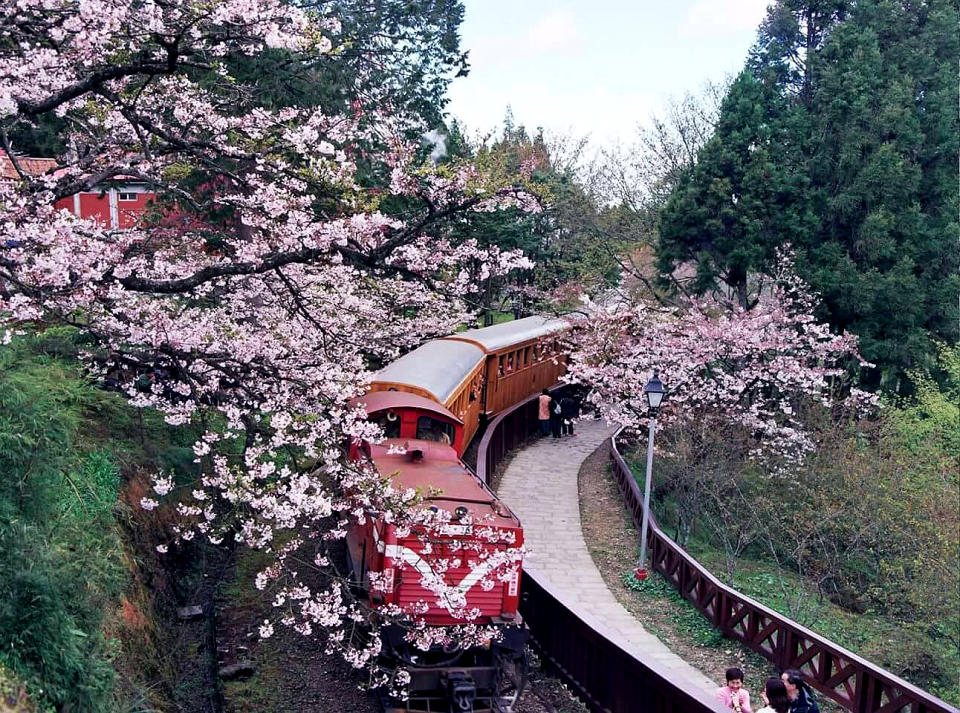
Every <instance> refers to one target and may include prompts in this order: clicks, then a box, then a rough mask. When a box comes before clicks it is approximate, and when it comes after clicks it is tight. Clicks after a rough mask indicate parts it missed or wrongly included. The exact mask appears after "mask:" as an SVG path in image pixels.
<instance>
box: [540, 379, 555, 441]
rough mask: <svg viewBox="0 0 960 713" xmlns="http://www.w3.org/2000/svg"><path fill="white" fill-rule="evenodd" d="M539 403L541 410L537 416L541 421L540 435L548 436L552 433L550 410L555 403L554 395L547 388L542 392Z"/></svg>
mask: <svg viewBox="0 0 960 713" xmlns="http://www.w3.org/2000/svg"><path fill="white" fill-rule="evenodd" d="M538 405H539V412H538V414H537V418H538V419H539V421H540V435H541V436H546V435H548V434H549V433H550V412H551V411H552V408H551V406H552V405H553V397H552V396H551V395H550V392H549V391H547V390H546V389H544V390H543V392H542V393H541V394H540V398H539V404H538Z"/></svg>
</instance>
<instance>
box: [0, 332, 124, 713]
mask: <svg viewBox="0 0 960 713" xmlns="http://www.w3.org/2000/svg"><path fill="white" fill-rule="evenodd" d="M48 336H53V337H56V336H57V335H48ZM61 336H62V335H61ZM43 343H45V342H44V340H38V341H37V342H35V343H34V344H33V346H37V345H38V344H43ZM47 343H49V342H47ZM98 401H99V394H98V393H97V392H96V390H95V389H93V388H92V386H90V385H89V384H87V383H86V382H85V381H84V380H83V379H82V378H80V375H79V374H78V373H77V371H76V370H75V369H73V368H71V367H69V366H65V365H64V364H62V363H60V362H58V361H57V360H56V359H53V358H51V357H49V356H47V355H46V354H44V353H43V352H42V351H41V350H36V351H34V350H32V349H30V348H29V345H28V343H26V342H23V341H19V342H15V343H14V344H12V345H10V346H7V347H3V348H0V661H2V662H3V663H5V664H6V665H7V666H9V667H10V669H11V670H12V671H13V672H15V673H16V674H17V675H18V676H19V677H20V678H21V679H22V680H23V681H24V682H25V683H26V684H27V686H28V690H29V692H30V694H31V696H32V697H33V698H34V700H36V701H37V702H39V703H40V704H42V705H49V706H53V707H55V708H57V709H58V710H63V709H69V710H73V711H104V710H110V706H111V701H112V699H113V689H114V679H115V674H114V669H113V666H112V663H111V662H112V657H113V655H114V652H113V646H112V645H111V644H110V642H108V641H107V640H106V639H105V637H104V635H103V631H102V624H103V619H104V615H105V613H106V612H108V611H109V610H110V609H111V607H115V606H116V604H117V602H118V601H119V598H120V596H121V595H122V593H123V591H124V588H125V586H126V581H127V578H126V573H125V570H124V567H123V563H122V543H121V540H120V537H119V534H118V532H117V529H116V524H115V521H114V516H113V511H114V507H115V502H116V498H117V490H118V487H119V485H120V479H119V474H118V471H117V468H116V466H115V464H114V461H113V459H112V458H111V456H110V455H109V454H108V453H106V452H104V451H87V452H83V451H81V450H80V449H78V447H77V446H78V434H79V432H80V429H81V426H82V424H83V422H84V417H85V413H86V412H87V411H88V410H89V409H91V408H93V407H94V405H95V404H97V403H98Z"/></svg>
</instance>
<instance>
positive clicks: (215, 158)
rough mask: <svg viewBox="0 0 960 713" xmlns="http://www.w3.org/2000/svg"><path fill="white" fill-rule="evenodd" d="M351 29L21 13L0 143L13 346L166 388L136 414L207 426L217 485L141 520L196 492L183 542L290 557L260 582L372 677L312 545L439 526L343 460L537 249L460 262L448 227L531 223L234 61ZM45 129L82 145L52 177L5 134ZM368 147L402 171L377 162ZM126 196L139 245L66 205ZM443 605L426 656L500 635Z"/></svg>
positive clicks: (239, 0) (251, 9) (76, 11)
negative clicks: (50, 350)
mask: <svg viewBox="0 0 960 713" xmlns="http://www.w3.org/2000/svg"><path fill="white" fill-rule="evenodd" d="M337 28H338V23H337V20H336V18H335V17H329V16H323V15H320V14H308V13H306V12H304V11H302V10H300V9H298V8H297V6H296V5H294V4H288V3H285V2H282V1H281V0H218V1H217V2H213V3H208V2H195V1H194V0H169V1H167V2H163V3H158V2H153V1H152V0H136V1H133V0H84V1H83V2H79V3H78V2H74V1H73V0H18V2H13V3H5V4H4V5H3V7H2V8H0V137H2V138H3V142H4V148H5V149H6V150H7V152H8V153H9V154H10V159H11V161H12V163H13V166H14V169H15V171H16V172H17V174H18V178H17V179H16V180H5V179H0V336H2V338H3V339H4V340H9V339H10V338H11V337H12V336H13V335H15V334H16V333H17V332H18V331H22V330H26V329H30V328H31V326H32V325H49V324H62V325H72V326H74V327H76V328H77V329H79V330H81V331H82V332H83V333H84V334H85V335H86V336H87V337H88V340H89V344H90V347H89V350H88V353H87V354H86V358H87V360H88V362H89V364H90V366H91V368H92V369H94V370H98V369H99V370H100V371H107V370H110V369H116V370H119V371H120V372H121V373H124V374H127V375H129V376H132V377H136V376H138V375H139V376H143V375H149V377H150V381H149V388H147V389H144V388H142V379H141V380H139V381H140V382H141V388H138V379H136V378H127V379H125V380H121V382H122V384H121V385H122V388H123V389H125V391H126V393H127V395H128V396H129V399H130V401H131V403H133V404H134V405H136V406H139V407H151V408H155V409H159V410H160V411H162V412H163V413H164V414H165V416H166V419H167V421H168V422H170V423H172V424H186V423H192V424H194V425H195V426H200V427H201V428H202V430H203V435H202V437H201V438H199V439H198V440H197V442H196V443H195V444H194V451H195V453H196V457H197V459H198V462H200V464H201V466H202V472H203V475H202V479H201V480H200V481H199V482H197V483H193V484H191V485H190V486H187V487H185V488H184V487H180V488H175V485H174V483H175V478H174V476H173V474H169V473H160V474H157V478H156V483H155V491H156V497H149V498H145V499H144V500H143V506H144V507H145V508H152V507H156V506H157V504H158V502H159V500H158V499H159V498H161V497H162V496H165V495H168V494H169V493H170V492H171V491H176V492H175V494H176V495H177V496H178V498H177V500H178V505H177V507H178V509H179V512H180V514H181V515H182V520H181V522H180V525H178V527H177V528H176V531H175V532H174V533H172V535H173V539H174V541H177V540H189V539H191V538H193V537H194V536H197V535H202V536H206V537H209V539H210V540H211V541H212V542H214V543H219V542H221V541H223V540H224V539H225V538H228V537H229V538H233V540H234V541H235V542H237V543H240V544H245V545H249V546H253V547H260V548H264V549H266V550H268V551H271V552H273V553H274V554H275V555H276V559H275V562H274V563H273V564H272V565H271V566H270V567H268V568H267V569H266V570H265V571H263V572H262V573H261V574H260V575H259V576H258V578H257V583H256V584H257V586H259V587H268V586H269V587H271V588H272V589H273V590H275V591H276V593H277V594H276V596H277V602H276V603H277V607H278V611H279V612H280V614H279V615H278V617H277V618H278V620H281V621H282V622H283V623H286V624H290V625H293V626H296V627H297V628H299V629H300V630H301V631H302V632H304V633H310V632H312V631H313V630H315V629H316V628H320V629H323V630H325V631H326V632H327V634H328V635H327V636H326V641H327V642H328V644H329V645H330V646H331V647H332V648H336V649H339V650H341V651H342V652H344V653H345V654H346V655H347V657H348V659H349V660H350V661H351V662H352V663H354V664H355V665H356V666H358V667H360V666H365V665H369V664H371V662H372V661H373V660H374V659H375V657H376V654H377V653H378V647H379V641H378V639H377V638H376V637H370V638H369V639H361V640H357V639H354V638H352V637H351V636H350V634H349V632H350V631H352V629H353V625H354V624H355V623H356V622H357V621H359V620H361V619H363V618H364V617H365V614H364V612H363V611H362V609H361V607H360V606H359V604H358V603H357V602H354V601H351V600H349V598H348V596H347V590H346V588H345V587H344V586H342V584H341V583H340V582H338V581H337V580H327V581H328V582H330V583H329V585H324V586H323V587H321V588H319V589H318V588H311V587H309V586H307V585H306V584H305V583H304V580H303V577H302V576H300V574H299V570H298V567H301V566H302V564H303V562H302V560H303V557H302V551H303V548H304V547H307V549H311V551H312V552H314V553H315V554H314V556H313V560H312V561H311V562H307V563H306V564H307V565H308V566H311V567H317V568H321V569H323V568H327V567H329V565H330V562H329V560H328V559H327V557H326V555H325V554H324V551H323V548H322V547H320V546H319V545H318V544H317V543H320V542H323V541H325V539H337V538H342V537H343V536H344V533H345V530H346V527H347V524H348V522H350V521H351V520H354V521H356V520H362V519H363V518H364V517H367V516H368V515H367V513H369V512H371V511H376V512H379V513H382V514H384V516H385V517H387V518H388V519H390V520H392V521H394V522H397V523H399V524H401V525H402V526H404V527H407V528H410V529H412V530H415V531H422V532H428V531H429V529H430V527H431V526H432V523H431V522H430V521H429V516H428V515H424V510H423V509H422V508H416V507H415V505H416V502H417V495H416V494H415V493H412V492H397V491H396V490H395V489H394V488H393V487H392V486H391V484H390V481H389V479H387V478H384V477H382V476H381V475H380V474H378V473H376V472H375V471H374V470H373V469H372V468H370V467H365V466H364V465H363V464H352V463H349V462H346V460H345V459H344V457H343V448H342V445H343V443H344V442H346V441H347V440H349V439H361V438H362V439H369V440H373V441H375V440H377V439H378V438H379V437H380V433H379V432H378V430H377V428H376V427H375V426H374V425H373V424H371V423H369V422H367V421H366V420H365V419H364V414H363V413H362V412H360V411H358V410H356V409H354V408H352V407H351V406H350V400H351V399H352V398H353V397H355V396H357V395H359V394H361V393H363V391H364V389H365V386H366V384H367V383H368V381H369V379H370V376H371V371H370V368H371V365H372V364H376V363H382V362H383V361H386V360H389V359H391V358H394V357H395V356H397V355H398V353H400V351H401V350H404V349H407V348H409V347H411V346H413V345H415V344H417V343H419V342H421V341H422V340H423V339H425V338H428V337H431V336H434V335H438V334H444V333H449V332H450V331H452V330H453V329H454V328H455V327H456V326H457V325H458V324H460V323H462V322H463V321H465V320H466V319H468V318H469V317H470V316H471V305H470V302H469V300H470V297H471V293H472V286H473V285H475V284H478V283H479V282H480V281H481V280H483V279H485V278H486V277H488V276H490V275H499V274H505V273H507V272H509V271H511V270H513V269H516V268H527V267H530V262H529V261H528V260H526V259H525V258H524V257H523V256H522V255H521V254H519V253H517V252H502V251H500V250H498V249H497V248H496V247H491V248H484V249H480V248H479V247H478V246H477V245H476V244H475V243H474V242H471V241H466V242H461V243H458V244H454V243H452V242H451V241H450V240H448V239H447V238H445V237H444V236H445V225H446V223H447V222H449V221H451V220H453V219H456V217H457V216H459V215H463V214H464V213H465V212H468V211H493V210H498V209H499V208H501V207H504V206H510V207H517V206H519V207H520V208H522V209H524V210H536V208H537V205H536V202H535V201H534V200H533V199H532V198H531V197H530V195H529V194H527V193H526V192H524V191H523V190H522V188H520V187H518V186H514V185H505V184H503V183H502V182H501V183H497V182H495V181H491V180H488V178H487V177H486V176H484V175H483V174H481V172H480V171H479V170H478V169H476V168H474V167H472V166H470V165H467V164H457V163H451V164H448V165H445V166H443V167H440V168H436V167H433V166H419V165H416V164H415V163H414V156H415V147H411V146H408V145H406V144H404V143H403V142H402V141H401V140H400V139H398V138H396V137H398V136H400V135H402V133H403V132H402V130H403V128H404V127H402V126H399V125H398V122H397V121H396V120H395V119H394V118H393V117H391V116H387V115H380V114H378V109H377V107H365V106H361V105H357V106H355V115H354V116H353V117H344V116H342V115H340V116H337V115H327V114H325V113H324V112H323V111H322V109H317V108H309V109H305V108H301V107H296V106H290V107H279V108H275V109H270V110H267V109H264V108H261V107H257V106H256V105H255V103H254V102H251V101H249V100H248V99H249V95H248V93H247V92H246V91H245V90H244V88H243V87H240V86H239V85H238V83H237V82H236V81H235V80H234V78H233V77H232V76H231V75H230V72H229V69H228V62H227V61H226V59H227V58H230V57H235V56H238V55H241V54H246V55H256V54H257V53H259V52H262V51H264V49H265V48H271V49H276V50H282V51H284V52H288V53H289V55H290V58H291V62H294V63H295V62H310V61H315V60H316V58H318V57H321V56H322V55H323V54H324V53H326V52H329V51H330V50H331V49H332V48H331V43H330V42H329V40H327V39H326V35H328V34H330V33H335V32H336V30H337ZM51 113H53V114H55V115H56V116H57V117H60V118H61V119H63V120H64V121H65V122H66V124H67V126H68V127H69V130H68V136H67V137H66V138H67V143H68V145H69V146H70V151H69V152H68V153H67V154H66V155H64V156H62V157H60V167H59V168H58V170H56V171H55V172H50V173H48V174H46V175H41V176H32V175H30V174H29V173H28V172H27V171H26V170H25V169H24V167H23V166H22V165H21V161H19V160H18V158H17V157H16V156H15V155H14V154H13V153H12V151H11V150H10V149H11V147H10V143H9V141H8V139H7V137H8V136H9V135H10V133H11V131H12V130H14V129H15V128H23V127H24V126H29V125H30V124H32V123H35V122H38V121H41V120H42V118H43V117H44V116H46V115H49V114H51ZM361 119H362V120H361ZM373 139H375V141H374V140H373ZM372 145H378V146H389V147H390V150H389V151H387V152H385V153H383V154H380V155H372V154H371V153H370V152H369V151H368V149H367V148H365V147H369V146H372ZM360 163H362V164H363V165H364V167H365V170H366V171H367V175H368V178H366V179H365V180H359V179H358V168H357V167H358V164H360ZM369 176H374V177H377V176H379V177H382V179H381V180H380V181H379V182H377V181H375V180H372V179H370V178H369ZM130 180H136V181H139V182H142V183H144V184H146V185H148V186H149V187H150V188H151V189H152V190H153V191H155V192H156V194H157V196H158V201H157V206H155V209H154V211H153V214H152V215H150V216H148V217H147V219H146V220H145V221H144V222H143V223H142V224H141V225H140V226H138V227H137V228H134V229H131V230H123V231H119V230H111V229H108V228H107V227H105V226H104V225H102V224H100V223H97V222H96V221H94V220H83V219H80V218H78V217H76V216H74V215H72V214H70V213H68V212H66V211H59V210H57V209H55V207H54V203H55V202H56V201H57V200H58V199H60V198H63V197H66V196H70V195H72V194H75V193H77V192H79V191H84V190H91V189H94V188H96V187H101V188H102V187H104V186H109V185H111V184H115V183H116V182H120V181H130ZM371 186H373V187H371ZM427 512H429V511H427ZM441 516H442V513H441ZM418 517H419V518H421V521H418V520H417V518H418ZM424 519H426V521H423V520H424ZM481 529H482V528H481ZM493 536H494V535H493V534H491V537H493ZM166 547H167V545H161V546H160V548H159V549H161V551H163V550H165V548H166ZM518 559H519V553H518V551H517V550H515V549H508V550H507V551H506V552H505V554H503V555H500V560H502V561H497V562H494V563H491V562H485V563H484V562H477V561H474V560H470V561H471V562H472V563H473V564H474V565H476V566H477V567H480V566H483V567H484V573H485V574H484V578H485V579H493V578H497V577H504V576H509V573H510V571H512V570H515V568H516V566H517V561H518ZM425 586H428V588H429V589H431V590H432V591H434V592H435V593H436V594H437V598H438V601H443V602H447V603H448V604H449V608H450V609H451V611H453V612H455V613H457V614H459V615H461V616H462V618H463V619H464V622H465V623H464V624H463V626H462V627H460V628H459V629H458V628H457V627H453V628H451V629H448V630H444V631H439V632H438V631H431V630H429V628H428V627H423V626H420V627H417V628H416V629H415V631H414V632H413V634H412V635H411V636H412V637H413V638H416V639H417V640H418V641H419V643H420V644H421V645H424V646H426V645H429V643H431V642H434V641H437V640H444V639H449V638H450V637H452V636H457V635H462V636H464V637H466V638H467V639H468V640H469V638H470V637H478V638H481V639H482V638H489V636H490V633H489V632H483V631H481V629H482V627H477V626H475V625H474V624H473V623H472V622H471V619H475V618H476V616H475V613H472V612H470V611H468V610H466V608H465V605H464V602H463V601H461V600H457V598H456V596H455V592H453V591H451V590H450V589H449V588H447V587H445V585H443V582H442V577H437V578H435V581H432V582H429V583H427V584H426V585H425ZM390 614H396V615H398V616H399V615H404V616H408V615H409V612H400V611H395V612H391V611H384V612H382V615H384V617H389V615H390ZM272 628H273V621H268V622H265V624H264V627H263V629H262V633H263V634H265V635H268V634H269V633H270V632H271V631H272ZM358 641H359V643H358Z"/></svg>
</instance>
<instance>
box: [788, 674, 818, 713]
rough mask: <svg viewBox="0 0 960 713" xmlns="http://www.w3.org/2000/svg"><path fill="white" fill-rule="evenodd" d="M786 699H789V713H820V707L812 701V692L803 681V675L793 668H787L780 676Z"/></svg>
mask: <svg viewBox="0 0 960 713" xmlns="http://www.w3.org/2000/svg"><path fill="white" fill-rule="evenodd" d="M780 679H781V680H782V681H783V685H784V687H785V688H786V689H787V698H789V699H790V713H820V706H818V705H817V702H816V701H815V700H814V699H813V691H811V690H810V686H809V685H807V682H806V681H804V680H803V674H802V673H800V672H799V671H798V670H797V669H795V668H788V669H787V670H786V671H784V672H783V673H782V674H781V675H780Z"/></svg>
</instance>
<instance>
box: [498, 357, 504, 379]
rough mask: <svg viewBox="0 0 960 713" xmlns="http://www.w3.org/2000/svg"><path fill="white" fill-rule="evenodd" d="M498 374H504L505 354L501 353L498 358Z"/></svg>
mask: <svg viewBox="0 0 960 713" xmlns="http://www.w3.org/2000/svg"><path fill="white" fill-rule="evenodd" d="M497 376H503V355H502V354H501V355H500V358H499V359H497Z"/></svg>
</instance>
